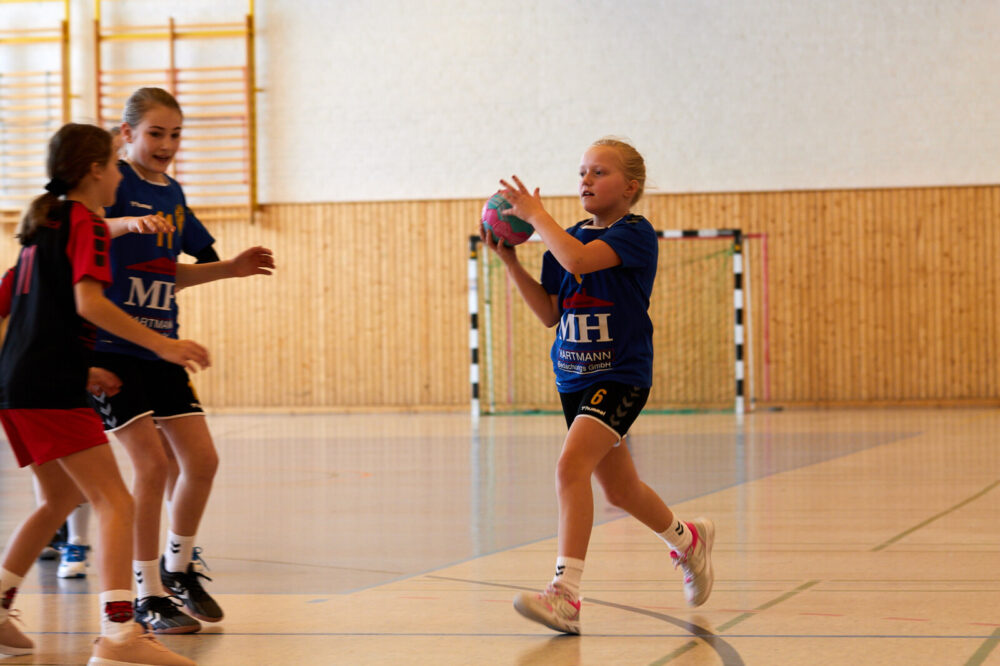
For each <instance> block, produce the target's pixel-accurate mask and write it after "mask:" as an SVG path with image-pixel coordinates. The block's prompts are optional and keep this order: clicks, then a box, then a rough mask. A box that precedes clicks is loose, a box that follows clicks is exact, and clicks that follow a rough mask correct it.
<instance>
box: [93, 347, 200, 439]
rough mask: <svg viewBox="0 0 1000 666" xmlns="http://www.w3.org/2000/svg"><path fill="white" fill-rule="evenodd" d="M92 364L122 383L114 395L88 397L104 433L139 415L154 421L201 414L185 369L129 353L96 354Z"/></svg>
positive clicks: (123, 424) (125, 423)
mask: <svg viewBox="0 0 1000 666" xmlns="http://www.w3.org/2000/svg"><path fill="white" fill-rule="evenodd" d="M91 365H92V366H95V367H98V368H104V369H105V370H110V371H111V372H113V373H115V374H116V375H118V379H120V380H121V382H122V387H121V390H120V391H119V392H118V393H116V394H115V395H113V396H110V397H108V396H105V395H101V396H99V397H95V396H93V395H91V396H90V404H91V405H93V407H94V409H96V410H97V415H98V416H100V417H101V420H102V421H104V430H105V431H107V432H113V431H115V430H118V429H119V428H124V427H125V426H127V425H128V424H130V423H132V422H133V421H135V420H136V419H138V418H139V417H142V416H147V415H152V417H153V418H154V419H156V420H164V419H171V418H178V417H181V416H191V415H192V414H203V413H204V412H205V410H203V409H202V408H201V405H200V404H198V396H197V395H195V392H194V386H192V385H191V380H190V379H189V378H188V374H187V370H185V369H184V368H183V367H181V366H179V365H177V364H176V363H171V362H169V361H164V360H161V359H156V360H148V359H144V358H137V357H135V356H129V355H128V354H112V353H97V354H94V355H93V357H92V360H91Z"/></svg>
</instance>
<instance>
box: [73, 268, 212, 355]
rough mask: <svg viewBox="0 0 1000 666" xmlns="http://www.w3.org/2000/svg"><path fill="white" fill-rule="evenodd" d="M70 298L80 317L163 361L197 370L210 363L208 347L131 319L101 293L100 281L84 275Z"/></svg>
mask: <svg viewBox="0 0 1000 666" xmlns="http://www.w3.org/2000/svg"><path fill="white" fill-rule="evenodd" d="M73 298H74V300H75V301H76V311H77V313H78V314H79V315H80V316H81V317H83V318H84V319H86V320H87V321H89V322H91V323H92V324H94V325H96V326H98V327H100V328H103V329H104V330H106V331H110V332H111V333H114V334H115V335H117V336H118V337H120V338H124V339H125V340H128V341H129V342H133V343H135V344H137V345H139V346H140V347H145V348H146V349H148V350H149V351H151V352H153V353H154V354H156V355H157V356H159V357H160V358H162V359H163V360H165V361H170V362H171V363H176V364H177V365H183V366H184V367H186V368H187V369H188V370H191V371H192V372H197V371H198V369H199V366H200V367H202V368H207V367H208V366H209V365H210V364H211V362H210V360H209V358H208V350H207V349H205V348H204V347H202V346H201V345H199V344H198V343H197V342H193V341H191V340H174V339H173V338H168V337H166V336H164V335H160V334H159V333H157V332H156V331H154V330H153V329H151V328H146V327H145V326H143V325H142V324H140V323H139V322H137V321H136V320H135V319H132V317H130V316H128V315H127V314H126V313H125V312H124V311H123V310H121V309H120V308H119V307H118V306H117V305H115V304H114V303H112V302H111V301H109V300H108V299H107V297H105V296H104V285H103V284H102V283H101V282H98V281H97V280H95V279H94V278H92V277H87V276H84V277H83V278H82V279H81V280H80V281H79V282H77V283H76V284H74V285H73Z"/></svg>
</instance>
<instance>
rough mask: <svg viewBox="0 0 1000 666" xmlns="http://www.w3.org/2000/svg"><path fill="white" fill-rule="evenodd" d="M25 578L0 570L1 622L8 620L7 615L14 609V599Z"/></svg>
mask: <svg viewBox="0 0 1000 666" xmlns="http://www.w3.org/2000/svg"><path fill="white" fill-rule="evenodd" d="M23 580H24V576H18V575H17V574H15V573H12V572H10V571H7V570H6V569H0V622H5V621H6V620H7V614H8V613H10V609H11V608H13V607H14V597H16V596H17V588H19V587H21V581H23Z"/></svg>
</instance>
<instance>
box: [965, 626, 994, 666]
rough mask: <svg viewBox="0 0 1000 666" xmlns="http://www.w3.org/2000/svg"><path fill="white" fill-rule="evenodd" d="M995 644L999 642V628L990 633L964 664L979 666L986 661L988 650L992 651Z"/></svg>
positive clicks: (988, 654)
mask: <svg viewBox="0 0 1000 666" xmlns="http://www.w3.org/2000/svg"><path fill="white" fill-rule="evenodd" d="M997 644H1000V629H997V630H996V631H994V632H993V633H992V634H990V637H989V638H987V639H986V640H985V641H984V642H983V644H982V645H980V646H979V649H978V650H976V653H975V654H974V655H972V656H971V657H969V661H967V662H965V666H979V665H980V664H982V663H983V662H984V661H986V657H988V656H990V652H993V649H994V648H995V647H996V646H997Z"/></svg>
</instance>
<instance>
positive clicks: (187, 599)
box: [160, 555, 222, 622]
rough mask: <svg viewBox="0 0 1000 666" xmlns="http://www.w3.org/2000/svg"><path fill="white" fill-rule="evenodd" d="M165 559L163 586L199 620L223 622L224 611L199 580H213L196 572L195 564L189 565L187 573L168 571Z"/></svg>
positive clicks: (161, 567)
mask: <svg viewBox="0 0 1000 666" xmlns="http://www.w3.org/2000/svg"><path fill="white" fill-rule="evenodd" d="M163 564H164V557H163V556H162V555H161V556H160V580H161V581H163V586H164V587H165V588H167V589H168V590H169V591H170V592H171V593H173V594H175V595H177V596H178V597H179V598H180V600H181V601H183V602H184V605H185V606H186V607H187V611H188V613H189V614H190V615H193V616H194V617H196V618H198V619H199V620H201V621H202V622H219V621H220V620H222V609H221V608H219V604H217V603H215V599H213V598H212V597H211V596H209V594H208V592H206V591H205V588H203V587H202V586H201V581H200V580H198V579H199V578H204V579H205V580H212V579H211V578H209V577H208V576H206V575H205V574H203V573H201V572H200V571H195V570H194V564H193V563H189V564H188V566H187V571H167V570H166V569H165V568H164V566H163Z"/></svg>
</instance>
